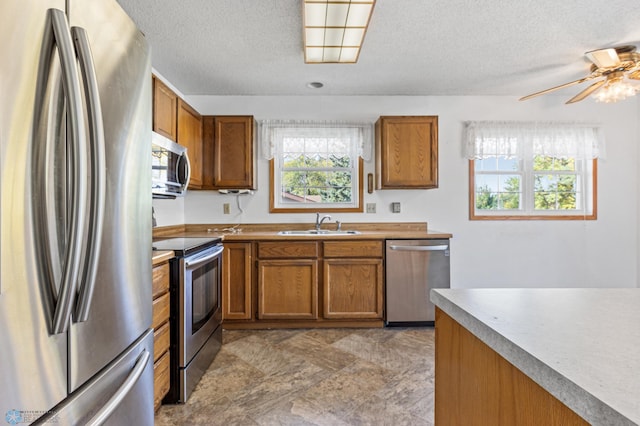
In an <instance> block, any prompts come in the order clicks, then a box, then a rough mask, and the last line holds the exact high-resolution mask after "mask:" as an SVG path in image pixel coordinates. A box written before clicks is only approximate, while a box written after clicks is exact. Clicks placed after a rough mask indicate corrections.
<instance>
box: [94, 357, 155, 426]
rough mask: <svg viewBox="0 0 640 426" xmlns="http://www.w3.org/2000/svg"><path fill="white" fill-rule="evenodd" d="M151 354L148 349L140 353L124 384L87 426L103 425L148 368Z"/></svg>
mask: <svg viewBox="0 0 640 426" xmlns="http://www.w3.org/2000/svg"><path fill="white" fill-rule="evenodd" d="M150 358H151V355H150V354H149V351H147V350H146V349H145V350H144V351H143V352H142V353H141V354H140V356H139V357H138V360H137V361H136V364H135V366H134V367H133V370H131V373H129V376H128V377H127V378H126V379H125V381H124V382H123V383H122V386H120V388H118V390H117V391H116V392H115V393H114V394H113V395H112V396H111V398H109V400H108V401H107V402H106V404H104V405H103V406H102V408H100V410H99V411H98V412H97V413H96V414H95V415H94V416H93V417H92V418H91V420H89V422H87V426H100V425H102V424H103V423H104V422H105V421H106V420H107V418H109V416H110V415H111V413H113V412H114V411H115V410H116V409H117V408H118V406H119V405H120V403H121V402H122V400H123V399H124V398H125V397H126V396H127V394H128V393H129V392H130V391H131V389H132V388H133V386H134V385H135V384H136V383H137V382H138V379H140V376H142V372H143V371H144V369H145V368H146V366H147V364H148V363H149V359H150Z"/></svg>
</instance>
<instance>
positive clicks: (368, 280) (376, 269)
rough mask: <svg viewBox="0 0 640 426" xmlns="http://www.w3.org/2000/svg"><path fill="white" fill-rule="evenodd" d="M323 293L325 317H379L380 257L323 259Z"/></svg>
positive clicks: (380, 311) (380, 315)
mask: <svg viewBox="0 0 640 426" xmlns="http://www.w3.org/2000/svg"><path fill="white" fill-rule="evenodd" d="M323 293H324V313H323V314H324V318H333V319H338V318H340V319H345V318H378V319H382V315H383V306H384V302H383V279H382V259H325V260H324V279H323Z"/></svg>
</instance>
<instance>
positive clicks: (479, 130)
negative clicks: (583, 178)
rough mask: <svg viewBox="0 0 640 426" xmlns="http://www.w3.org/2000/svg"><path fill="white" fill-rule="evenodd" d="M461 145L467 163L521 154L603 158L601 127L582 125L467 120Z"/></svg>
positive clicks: (520, 155)
mask: <svg viewBox="0 0 640 426" xmlns="http://www.w3.org/2000/svg"><path fill="white" fill-rule="evenodd" d="M463 145H464V146H463V150H464V157H465V158H468V159H470V160H481V159H483V158H488V157H495V156H501V157H507V158H520V157H522V155H523V154H524V152H525V151H527V152H531V153H533V154H534V155H544V156H549V157H558V158H568V157H572V158H576V159H594V158H604V157H605V143H604V135H603V132H602V129H601V127H600V126H598V125H595V124H585V123H558V122H556V123H554V122H548V123H541V122H509V121H503V122H500V121H467V122H465V135H464V141H463Z"/></svg>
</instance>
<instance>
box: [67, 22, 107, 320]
mask: <svg viewBox="0 0 640 426" xmlns="http://www.w3.org/2000/svg"><path fill="white" fill-rule="evenodd" d="M71 35H72V36H73V41H74V43H75V46H76V51H77V53H78V60H79V64H80V71H81V72H82V77H83V83H84V90H85V97H86V101H87V113H88V115H89V117H88V123H89V139H88V144H89V154H90V155H89V161H90V166H91V176H90V185H89V194H90V200H89V203H90V204H89V216H88V217H89V225H88V235H87V237H86V242H87V252H86V255H85V261H84V265H83V268H82V275H81V279H80V283H81V287H80V288H79V295H78V303H77V305H76V311H75V320H76V321H77V322H83V321H86V320H87V319H88V317H89V308H90V306H91V299H92V297H93V291H94V289H95V285H96V273H97V270H98V259H99V257H100V245H101V241H102V228H103V223H104V204H105V181H106V172H105V170H106V166H105V140H104V125H103V120H102V109H101V106H100V93H99V90H98V79H97V76H96V70H95V66H94V61H93V55H92V53H91V46H90V45H89V38H88V37H87V32H86V31H85V30H84V29H83V28H80V27H72V28H71Z"/></svg>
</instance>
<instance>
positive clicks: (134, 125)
mask: <svg viewBox="0 0 640 426" xmlns="http://www.w3.org/2000/svg"><path fill="white" fill-rule="evenodd" d="M68 15H69V19H70V23H71V26H72V27H81V28H83V29H84V30H85V32H86V35H87V38H88V42H89V43H88V44H89V46H90V49H91V52H92V56H93V61H94V66H95V73H96V78H97V84H98V89H99V93H100V106H101V110H102V119H103V128H104V139H105V162H106V185H105V188H106V193H105V213H104V220H103V225H102V227H103V233H102V239H101V246H100V250H99V256H98V259H99V263H98V269H97V274H96V282H95V289H94V291H93V298H92V300H91V301H90V306H89V309H88V310H87V312H88V315H87V320H86V321H84V322H78V320H79V319H81V318H80V316H79V315H78V312H75V313H74V316H73V321H72V325H71V329H70V332H69V351H70V354H69V375H70V382H69V392H73V391H75V390H76V389H77V388H78V387H79V386H80V385H82V383H84V382H85V381H86V380H88V379H90V378H91V377H92V376H93V375H94V374H96V373H97V372H98V371H100V370H101V369H102V368H103V367H104V366H105V365H107V364H108V363H109V362H110V361H111V360H113V359H115V358H116V357H117V356H118V355H119V354H120V353H121V352H122V351H124V350H125V348H127V347H129V345H131V343H132V342H133V341H135V340H136V339H137V338H138V337H139V336H140V335H142V334H143V333H144V332H145V330H147V329H148V328H150V327H151V302H150V301H151V191H150V190H149V188H150V187H151V186H150V185H151V155H150V154H151V64H150V55H149V47H148V44H147V42H146V40H145V39H144V37H143V35H142V33H141V32H140V31H139V30H138V29H137V28H136V26H135V25H134V23H133V22H132V21H131V20H130V19H129V17H128V16H127V15H126V14H125V12H124V11H123V10H122V9H121V8H120V6H119V5H118V4H117V3H116V2H115V0H96V1H70V2H69V10H68Z"/></svg>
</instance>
